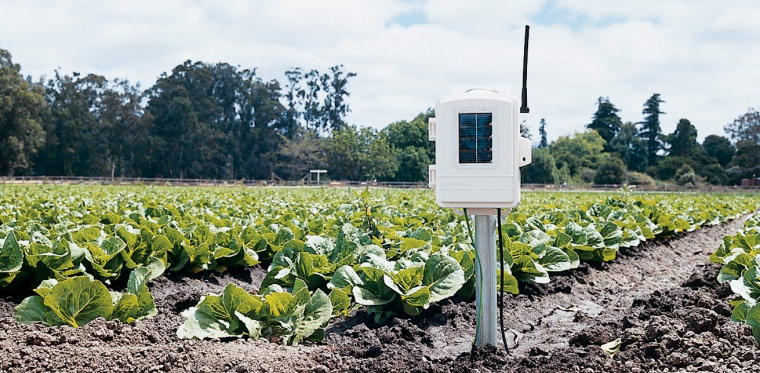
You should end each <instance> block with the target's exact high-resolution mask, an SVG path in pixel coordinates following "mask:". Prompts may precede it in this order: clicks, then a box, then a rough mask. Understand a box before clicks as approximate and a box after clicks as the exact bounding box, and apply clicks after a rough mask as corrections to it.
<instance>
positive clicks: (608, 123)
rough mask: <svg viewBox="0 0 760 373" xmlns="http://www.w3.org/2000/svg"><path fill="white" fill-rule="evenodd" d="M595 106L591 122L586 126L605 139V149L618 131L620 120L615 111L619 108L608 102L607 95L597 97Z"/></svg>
mask: <svg viewBox="0 0 760 373" xmlns="http://www.w3.org/2000/svg"><path fill="white" fill-rule="evenodd" d="M596 105H597V108H596V112H595V113H594V116H593V118H592V120H591V123H589V124H587V125H586V128H588V129H592V130H595V131H596V132H598V133H599V135H600V136H602V138H603V139H604V141H606V144H605V149H607V150H609V148H608V144H609V142H610V141H612V139H613V138H614V137H615V135H617V133H618V131H620V126H621V125H622V121H621V120H620V117H619V116H618V115H617V113H618V112H619V111H620V109H618V108H616V107H615V105H613V104H612V102H610V99H609V98H608V97H599V98H598V99H597V104H596Z"/></svg>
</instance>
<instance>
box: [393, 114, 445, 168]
mask: <svg viewBox="0 0 760 373" xmlns="http://www.w3.org/2000/svg"><path fill="white" fill-rule="evenodd" d="M432 116H433V112H432V110H428V111H427V112H425V113H420V114H418V115H417V116H416V117H415V118H414V119H412V121H410V122H407V121H400V122H395V123H391V124H389V125H388V126H387V127H385V129H384V130H383V133H384V134H385V135H386V136H387V138H388V143H389V144H390V146H391V147H392V148H393V149H394V152H395V154H396V164H397V165H398V171H397V172H396V175H395V176H394V177H393V180H394V181H422V180H427V177H428V165H429V164H431V163H434V161H433V159H434V158H435V152H434V150H433V147H432V146H431V142H430V141H428V133H427V131H428V128H427V122H428V118H430V117H432Z"/></svg>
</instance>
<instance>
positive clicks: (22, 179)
mask: <svg viewBox="0 0 760 373" xmlns="http://www.w3.org/2000/svg"><path fill="white" fill-rule="evenodd" d="M0 184H62V185H168V186H250V187H253V186H290V187H303V186H325V187H334V188H346V187H356V188H363V187H377V188H404V189H425V188H428V185H427V183H426V182H393V181H323V182H322V183H321V184H317V183H316V182H311V183H310V182H309V181H308V180H297V181H283V180H247V179H241V180H222V179H172V178H140V177H113V178H111V177H91V176H3V177H0ZM622 187H623V185H614V184H610V185H578V184H522V188H523V189H526V190H546V191H614V190H618V189H620V188H622ZM628 187H629V188H631V189H632V190H636V191H647V192H760V186H757V185H754V186H722V185H720V186H719V185H704V186H697V187H692V186H680V185H629V186H628Z"/></svg>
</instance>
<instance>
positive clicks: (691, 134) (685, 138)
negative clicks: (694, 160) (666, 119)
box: [665, 119, 699, 157]
mask: <svg viewBox="0 0 760 373" xmlns="http://www.w3.org/2000/svg"><path fill="white" fill-rule="evenodd" d="M665 141H666V142H667V143H668V144H669V148H668V154H669V155H673V156H682V157H685V156H688V155H691V154H692V153H693V152H694V151H695V149H696V148H697V147H699V143H697V129H696V127H694V125H692V124H691V122H690V121H689V120H688V119H681V120H679V121H678V124H677V125H676V129H675V130H674V131H673V133H672V134H670V135H668V136H665Z"/></svg>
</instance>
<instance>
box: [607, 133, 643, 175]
mask: <svg viewBox="0 0 760 373" xmlns="http://www.w3.org/2000/svg"><path fill="white" fill-rule="evenodd" d="M609 148H610V150H611V151H612V152H614V153H617V155H618V156H619V157H620V159H622V160H623V163H625V165H626V167H628V169H629V170H636V171H643V170H644V168H645V167H644V166H645V165H646V157H645V154H644V144H643V141H641V139H640V138H639V137H638V129H637V128H636V125H635V124H633V123H631V122H626V123H625V124H623V125H622V126H620V131H619V132H618V134H617V136H615V138H613V139H612V142H610V146H609Z"/></svg>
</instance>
